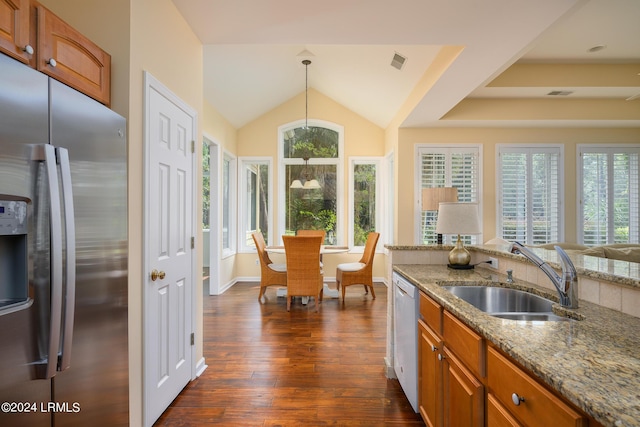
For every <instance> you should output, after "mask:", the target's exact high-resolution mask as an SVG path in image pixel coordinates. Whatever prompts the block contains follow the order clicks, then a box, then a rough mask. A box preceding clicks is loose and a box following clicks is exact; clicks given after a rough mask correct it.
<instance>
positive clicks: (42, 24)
mask: <svg viewBox="0 0 640 427" xmlns="http://www.w3.org/2000/svg"><path fill="white" fill-rule="evenodd" d="M37 15H38V48H37V52H38V58H37V67H36V68H37V69H38V70H39V71H41V72H43V73H45V74H48V75H49V76H51V77H53V78H54V79H56V80H59V81H61V82H62V83H65V84H66V85H68V86H71V87H73V88H74V89H77V90H78V91H80V92H82V93H84V94H86V95H88V96H90V97H92V98H94V99H96V100H97V101H99V102H101V103H103V104H105V105H107V106H109V104H110V101H111V98H110V95H111V55H109V54H108V53H107V52H105V51H104V50H102V49H100V47H98V46H97V45H96V44H95V43H93V42H92V41H91V40H89V39H88V38H86V37H85V36H83V35H82V34H80V33H79V32H78V31H77V30H75V29H74V28H72V27H71V26H69V25H68V24H67V23H66V22H64V21H63V20H62V19H60V18H58V17H57V16H56V15H55V14H53V13H52V12H51V11H49V10H48V9H46V8H45V7H43V6H41V5H38V6H37Z"/></svg>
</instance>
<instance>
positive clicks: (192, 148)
mask: <svg viewBox="0 0 640 427" xmlns="http://www.w3.org/2000/svg"><path fill="white" fill-rule="evenodd" d="M195 152H196V142H195V141H191V153H195Z"/></svg>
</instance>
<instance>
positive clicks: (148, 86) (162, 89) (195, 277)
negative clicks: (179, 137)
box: [140, 71, 204, 425]
mask: <svg viewBox="0 0 640 427" xmlns="http://www.w3.org/2000/svg"><path fill="white" fill-rule="evenodd" d="M151 90H155V91H157V92H158V93H160V94H161V95H163V96H165V97H166V98H167V99H169V100H170V101H171V102H172V103H174V104H175V105H177V106H179V107H180V108H181V109H183V110H184V111H185V112H186V113H187V114H188V115H189V116H191V118H192V119H193V120H192V123H193V129H192V135H193V139H194V144H195V141H197V140H198V115H197V112H196V110H194V109H193V108H192V107H191V106H189V105H188V104H186V103H185V102H184V101H183V100H181V99H180V98H179V97H177V96H176V95H175V94H174V93H173V92H172V91H171V90H169V89H168V88H167V87H166V86H165V85H163V84H162V83H161V82H160V81H159V80H157V79H156V78H155V77H153V75H151V74H150V73H149V72H147V71H145V72H144V94H145V98H144V102H143V109H144V111H143V115H144V128H143V134H144V135H143V139H144V172H143V179H144V196H143V197H144V205H143V208H144V216H143V222H144V225H143V236H142V251H143V256H142V263H143V267H142V277H141V278H140V283H141V284H142V285H143V292H142V319H143V323H142V329H143V330H142V360H143V378H142V387H143V390H142V408H143V414H142V416H143V423H144V425H151V423H153V422H154V421H155V420H148V419H147V417H148V414H147V413H146V412H147V411H146V408H147V400H148V394H149V391H148V390H147V387H146V378H145V369H144V361H145V357H146V356H145V355H146V353H147V351H149V349H147V348H146V346H147V343H146V336H147V330H146V327H147V325H145V322H144V321H145V309H146V301H147V298H148V295H147V293H148V292H147V286H145V285H146V283H147V281H148V280H149V272H150V271H151V267H150V266H149V261H148V259H149V245H148V244H147V242H148V240H149V236H150V234H149V233H150V230H149V221H148V213H149V212H150V209H151V207H150V197H149V189H150V183H149V176H148V174H149V171H150V164H149V160H150V159H149V158H150V156H149V151H150V149H151V144H150V132H149V126H150V120H149V119H150V117H149V95H150V92H151ZM197 157H198V156H195V155H194V156H192V163H193V164H192V169H191V170H192V176H191V180H192V191H193V195H192V200H193V201H194V203H193V206H192V208H191V215H192V221H191V228H192V230H191V236H193V238H194V239H195V240H194V247H197V240H198V239H199V236H198V235H197V232H196V230H197V212H196V211H197V209H196V203H195V201H196V200H198V198H197V197H199V196H198V195H197V194H196V193H197V189H198V188H200V187H199V186H198V185H197V176H198V173H197V169H196V164H197V162H196V158H197ZM197 266H198V260H197V256H196V254H195V253H194V254H193V256H192V257H191V277H192V286H193V289H192V292H191V329H192V330H191V333H194V334H195V335H197V334H196V331H197V330H198V329H199V328H198V325H197V323H196V321H197V317H196V314H197V309H196V308H197V294H198V292H197V290H198V287H197V286H196V283H201V281H202V274H199V273H198V272H197ZM200 289H201V288H200ZM196 358H197V352H196V346H195V345H192V346H191V358H190V363H191V369H190V371H191V380H192V381H193V380H194V379H195V378H196V377H197V376H198V375H197V369H198V361H197V360H196ZM203 364H204V363H203Z"/></svg>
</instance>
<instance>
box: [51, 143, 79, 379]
mask: <svg viewBox="0 0 640 427" xmlns="http://www.w3.org/2000/svg"><path fill="white" fill-rule="evenodd" d="M56 150H57V153H58V162H59V164H60V179H61V184H62V202H63V205H64V230H65V249H66V251H65V252H66V264H65V279H66V280H65V286H64V293H65V295H64V304H63V307H64V315H63V316H62V349H61V352H60V357H59V360H58V370H59V371H64V370H65V369H67V368H69V366H70V365H71V347H72V343H73V321H74V316H75V307H76V228H75V216H74V208H73V190H72V182H71V168H70V166H69V152H68V151H67V149H66V148H57V149H56Z"/></svg>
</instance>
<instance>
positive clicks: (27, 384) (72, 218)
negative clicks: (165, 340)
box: [0, 54, 129, 427]
mask: <svg viewBox="0 0 640 427" xmlns="http://www.w3.org/2000/svg"><path fill="white" fill-rule="evenodd" d="M125 130H126V122H125V120H124V118H122V117H121V116H119V115H118V114H116V113H114V112H113V111H112V110H110V109H109V108H107V107H105V106H103V105H102V104H99V103H98V102H96V101H94V100H92V99H90V98H88V97H86V96H85V95H83V94H81V93H79V92H77V91H75V90H73V89H71V88H69V87H67V86H65V85H63V84H61V83H59V82H58V81H56V80H53V79H50V78H48V77H47V76H45V75H44V74H41V73H39V72H37V71H35V70H33V69H31V68H29V67H27V66H25V65H23V64H20V63H18V62H17V61H15V60H13V59H11V58H9V57H7V56H5V55H2V54H0V404H1V405H2V409H1V411H0V426H4V427H9V426H29V427H33V426H50V425H54V426H55V427H61V426H117V425H127V424H128V421H129V404H128V402H129V395H128V390H129V380H128V351H127V308H128V304H127V275H128V267H127V164H126V135H125Z"/></svg>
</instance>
